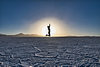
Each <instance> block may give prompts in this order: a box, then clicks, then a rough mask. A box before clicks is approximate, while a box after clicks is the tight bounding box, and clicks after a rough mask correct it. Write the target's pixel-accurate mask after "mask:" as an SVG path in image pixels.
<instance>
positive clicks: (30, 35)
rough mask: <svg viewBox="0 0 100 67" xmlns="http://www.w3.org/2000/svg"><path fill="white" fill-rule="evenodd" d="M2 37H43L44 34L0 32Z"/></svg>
mask: <svg viewBox="0 0 100 67" xmlns="http://www.w3.org/2000/svg"><path fill="white" fill-rule="evenodd" d="M0 37H43V36H42V35H38V34H23V33H19V34H15V35H6V34H0Z"/></svg>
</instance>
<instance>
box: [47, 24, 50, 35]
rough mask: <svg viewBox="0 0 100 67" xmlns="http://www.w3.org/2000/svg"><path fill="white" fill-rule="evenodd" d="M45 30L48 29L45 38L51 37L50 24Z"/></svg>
mask: <svg viewBox="0 0 100 67" xmlns="http://www.w3.org/2000/svg"><path fill="white" fill-rule="evenodd" d="M47 28H48V34H46V36H51V35H50V24H49V26H47Z"/></svg>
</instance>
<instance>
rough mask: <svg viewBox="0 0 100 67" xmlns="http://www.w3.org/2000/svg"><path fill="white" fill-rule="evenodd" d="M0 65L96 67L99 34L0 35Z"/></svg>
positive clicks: (99, 58) (99, 53)
mask: <svg viewBox="0 0 100 67" xmlns="http://www.w3.org/2000/svg"><path fill="white" fill-rule="evenodd" d="M0 66H1V67H3V66H4V67H6V66H10V67H29V66H30V67H100V38H99V37H0Z"/></svg>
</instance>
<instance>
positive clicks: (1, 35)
mask: <svg viewBox="0 0 100 67" xmlns="http://www.w3.org/2000/svg"><path fill="white" fill-rule="evenodd" d="M0 37H44V36H42V35H38V34H23V33H19V34H15V35H7V34H0ZM53 37H100V36H53Z"/></svg>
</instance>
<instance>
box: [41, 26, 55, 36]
mask: <svg viewBox="0 0 100 67" xmlns="http://www.w3.org/2000/svg"><path fill="white" fill-rule="evenodd" d="M55 33H56V29H55V28H54V27H53V26H52V25H51V26H50V35H51V36H53V35H54V34H55ZM46 34H48V28H47V26H44V27H43V28H42V35H43V36H46Z"/></svg>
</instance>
